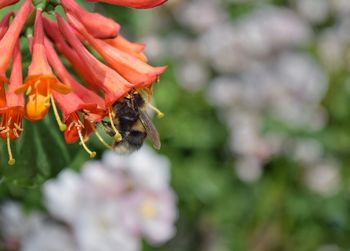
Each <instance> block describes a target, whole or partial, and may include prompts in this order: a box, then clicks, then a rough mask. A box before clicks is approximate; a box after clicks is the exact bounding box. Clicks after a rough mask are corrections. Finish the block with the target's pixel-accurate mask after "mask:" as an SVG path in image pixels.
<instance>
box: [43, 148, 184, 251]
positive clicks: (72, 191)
mask: <svg viewBox="0 0 350 251" xmlns="http://www.w3.org/2000/svg"><path fill="white" fill-rule="evenodd" d="M169 168H170V164H169V161H168V160H167V159H166V158H165V157H162V156H159V155H157V154H156V153H155V152H154V151H153V150H151V149H150V148H148V147H146V146H145V147H143V148H142V149H141V150H140V151H138V152H136V153H134V154H132V155H128V156H121V155H117V154H115V153H113V152H107V153H105V154H104V156H103V158H102V161H89V162H87V163H86V164H85V165H84V166H83V167H82V171H81V172H82V173H81V175H78V174H75V173H74V172H72V171H63V172H62V173H61V174H60V175H59V177H58V178H57V179H56V180H51V181H48V182H47V183H46V184H45V186H44V192H45V196H46V202H47V207H48V209H49V211H50V213H52V215H54V216H56V217H57V218H59V219H61V220H63V221H65V222H66V223H67V224H68V225H70V226H71V228H72V231H73V233H74V236H75V237H76V239H77V243H78V246H79V247H80V249H81V250H82V251H109V250H123V251H137V250H140V246H141V243H140V240H141V238H142V237H145V238H146V239H147V240H148V241H149V242H150V243H151V244H154V245H158V244H161V243H164V242H165V241H167V240H169V239H170V238H171V237H172V236H173V235H174V234H175V226H174V222H175V220H176V218H177V210H176V205H175V195H174V193H173V191H172V190H171V188H170V187H169V181H170V174H169ZM66 193H68V194H66ZM60 210H61V211H60Z"/></svg>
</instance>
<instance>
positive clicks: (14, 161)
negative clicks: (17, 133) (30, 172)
mask: <svg viewBox="0 0 350 251" xmlns="http://www.w3.org/2000/svg"><path fill="white" fill-rule="evenodd" d="M6 143H7V152H8V154H9V160H8V162H7V163H8V164H9V165H10V166H13V165H14V164H15V163H16V160H15V159H14V158H13V156H12V150H11V142H10V131H9V130H7V132H6Z"/></svg>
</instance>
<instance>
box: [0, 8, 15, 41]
mask: <svg viewBox="0 0 350 251" xmlns="http://www.w3.org/2000/svg"><path fill="white" fill-rule="evenodd" d="M13 14H14V13H13V12H12V11H11V12H9V13H7V14H6V15H5V16H4V17H3V19H2V20H1V22H0V39H2V37H3V36H4V35H5V33H6V31H7V29H8V28H9V24H10V18H11V17H12V16H13Z"/></svg>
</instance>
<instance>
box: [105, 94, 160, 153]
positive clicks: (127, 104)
mask: <svg viewBox="0 0 350 251" xmlns="http://www.w3.org/2000/svg"><path fill="white" fill-rule="evenodd" d="M113 113H114V116H113V121H112V122H113V123H114V125H115V128H116V129H117V130H118V132H119V133H120V135H121V140H119V141H115V142H114V143H113V146H112V149H113V150H114V151H115V152H117V153H121V154H127V153H132V152H134V151H136V150H138V149H140V148H141V146H142V145H143V142H144V141H145V139H146V137H147V136H148V138H149V139H150V140H151V142H152V144H153V146H154V148H156V149H158V150H159V149H160V146H161V144H160V139H159V134H158V131H157V129H156V128H155V126H154V125H153V123H152V120H151V118H150V117H149V116H148V114H147V113H146V101H145V100H144V98H143V97H142V95H141V94H139V93H138V92H132V93H130V94H129V95H128V96H126V97H124V98H123V99H122V100H120V101H118V102H116V103H115V104H114V105H113ZM103 125H104V126H105V128H107V130H106V131H107V133H108V134H109V135H111V136H115V132H114V131H113V130H112V128H111V126H112V125H111V122H103Z"/></svg>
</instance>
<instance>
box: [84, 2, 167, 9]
mask: <svg viewBox="0 0 350 251" xmlns="http://www.w3.org/2000/svg"><path fill="white" fill-rule="evenodd" d="M88 1H89V2H101V3H110V4H117V5H121V6H126V7H131V8H137V9H149V8H154V7H156V6H158V5H161V4H163V3H165V2H166V1H167V0H88Z"/></svg>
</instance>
